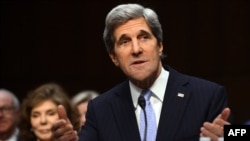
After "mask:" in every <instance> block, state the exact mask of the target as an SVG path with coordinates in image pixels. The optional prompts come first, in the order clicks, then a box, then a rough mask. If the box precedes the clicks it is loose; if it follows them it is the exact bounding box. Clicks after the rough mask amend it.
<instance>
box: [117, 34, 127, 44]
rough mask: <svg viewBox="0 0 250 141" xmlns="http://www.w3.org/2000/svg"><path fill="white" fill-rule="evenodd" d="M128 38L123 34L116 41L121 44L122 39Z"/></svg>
mask: <svg viewBox="0 0 250 141" xmlns="http://www.w3.org/2000/svg"><path fill="white" fill-rule="evenodd" d="M126 37H127V35H126V34H122V35H121V36H120V37H119V38H118V39H117V40H116V41H117V42H119V41H120V40H121V39H123V38H126Z"/></svg>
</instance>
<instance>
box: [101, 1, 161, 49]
mask: <svg viewBox="0 0 250 141" xmlns="http://www.w3.org/2000/svg"><path fill="white" fill-rule="evenodd" d="M140 17H144V18H145V20H146V22H147V24H148V26H149V27H150V29H151V31H152V33H153V35H154V36H155V37H156V39H157V42H158V44H160V43H161V42H162V41H163V32H162V27H161V24H160V22H159V19H158V16H157V14H156V13H155V12H154V11H153V10H152V9H150V8H145V7H143V6H142V5H139V4H121V5H118V6H116V7H115V8H113V9H112V10H111V11H110V12H109V13H108V14H107V16H106V21H105V29H104V33H103V40H104V43H105V46H106V49H107V52H108V53H114V42H115V39H114V35H113V34H114V30H115V27H116V26H117V25H119V24H122V23H125V22H127V21H128V20H131V19H136V18H140Z"/></svg>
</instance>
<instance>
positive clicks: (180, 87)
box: [157, 68, 191, 141]
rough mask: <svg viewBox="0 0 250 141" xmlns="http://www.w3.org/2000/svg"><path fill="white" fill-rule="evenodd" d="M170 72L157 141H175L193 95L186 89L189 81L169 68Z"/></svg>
mask: <svg viewBox="0 0 250 141" xmlns="http://www.w3.org/2000/svg"><path fill="white" fill-rule="evenodd" d="M169 72H170V73H169V74H170V75H169V79H168V84H167V88H166V92H165V96H164V100H163V107H162V111H161V116H160V121H159V127H158V133H157V141H160V140H164V139H169V140H174V137H175V136H176V132H177V129H178V126H179V122H180V121H181V118H182V116H183V114H184V112H185V107H186V105H187V103H188V101H189V99H190V97H191V93H190V92H189V91H187V89H186V86H187V85H188V80H186V79H185V77H184V76H182V75H181V74H179V73H178V72H176V71H175V70H173V69H171V68H169ZM166 127H167V128H166Z"/></svg>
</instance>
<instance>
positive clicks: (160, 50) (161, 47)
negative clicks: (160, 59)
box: [159, 42, 163, 56]
mask: <svg viewBox="0 0 250 141" xmlns="http://www.w3.org/2000/svg"><path fill="white" fill-rule="evenodd" d="M162 52H163V44H162V42H161V43H160V45H159V55H160V56H161V55H162Z"/></svg>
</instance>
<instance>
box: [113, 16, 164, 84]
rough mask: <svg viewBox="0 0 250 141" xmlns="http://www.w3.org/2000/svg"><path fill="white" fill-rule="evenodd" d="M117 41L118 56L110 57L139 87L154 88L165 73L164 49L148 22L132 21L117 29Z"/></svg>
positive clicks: (115, 54)
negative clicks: (160, 75) (162, 69)
mask: <svg viewBox="0 0 250 141" xmlns="http://www.w3.org/2000/svg"><path fill="white" fill-rule="evenodd" d="M114 37H115V45H114V54H112V53H110V54H109V56H110V58H111V59H112V61H113V63H114V64H115V65H116V66H119V67H120V68H121V69H122V71H123V72H124V73H125V75H126V76H128V77H129V79H130V80H131V81H132V82H133V83H134V84H136V85H137V86H139V87H141V88H143V87H148V86H149V85H151V84H152V83H153V82H154V80H155V79H156V78H157V77H158V75H159V74H160V71H161V67H162V64H161V60H160V56H161V54H162V51H163V46H162V43H161V44H160V45H159V44H157V39H156V38H155V36H154V35H153V33H152V31H151V30H150V28H149V26H148V25H147V23H146V21H145V19H144V18H137V19H132V20H129V21H128V22H126V23H124V24H121V25H119V26H117V27H116V29H115V31H114Z"/></svg>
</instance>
